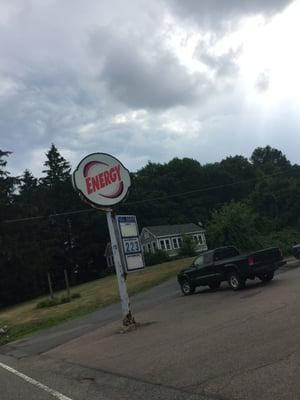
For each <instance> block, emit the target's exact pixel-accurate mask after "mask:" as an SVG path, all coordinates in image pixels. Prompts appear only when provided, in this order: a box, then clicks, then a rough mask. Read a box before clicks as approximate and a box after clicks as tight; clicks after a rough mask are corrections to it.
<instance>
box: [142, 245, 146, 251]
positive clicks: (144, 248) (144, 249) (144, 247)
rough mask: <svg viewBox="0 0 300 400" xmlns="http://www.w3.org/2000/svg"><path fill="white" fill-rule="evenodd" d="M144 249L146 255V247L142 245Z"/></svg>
mask: <svg viewBox="0 0 300 400" xmlns="http://www.w3.org/2000/svg"><path fill="white" fill-rule="evenodd" d="M142 248H143V252H144V253H146V246H145V245H144V244H143V245H142Z"/></svg>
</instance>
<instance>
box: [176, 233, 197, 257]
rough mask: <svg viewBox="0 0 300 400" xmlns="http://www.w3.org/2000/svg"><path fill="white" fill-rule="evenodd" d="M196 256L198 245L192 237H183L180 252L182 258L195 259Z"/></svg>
mask: <svg viewBox="0 0 300 400" xmlns="http://www.w3.org/2000/svg"><path fill="white" fill-rule="evenodd" d="M195 255H196V244H195V242H194V240H193V238H192V237H191V236H188V235H183V237H182V246H181V247H180V250H179V256H180V257H193V256H195Z"/></svg>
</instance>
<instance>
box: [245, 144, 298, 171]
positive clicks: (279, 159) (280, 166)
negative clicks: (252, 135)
mask: <svg viewBox="0 0 300 400" xmlns="http://www.w3.org/2000/svg"><path fill="white" fill-rule="evenodd" d="M250 161H251V162H252V164H253V165H254V167H255V168H256V169H259V170H261V171H263V172H264V173H266V174H274V173H276V172H280V171H286V170H287V169H289V168H290V167H291V163H290V161H288V159H287V158H286V156H285V155H284V154H283V153H282V152H281V151H280V150H278V149H275V148H273V147H271V146H266V147H257V148H256V149H255V150H254V151H253V153H252V155H251V157H250Z"/></svg>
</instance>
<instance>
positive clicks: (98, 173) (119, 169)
mask: <svg viewBox="0 0 300 400" xmlns="http://www.w3.org/2000/svg"><path fill="white" fill-rule="evenodd" d="M72 178H73V186H74V188H75V189H76V190H77V191H78V192H79V193H80V194H81V195H82V196H83V197H84V198H85V200H86V201H87V202H89V203H90V204H92V205H94V206H100V207H111V206H114V205H115V204H118V203H120V202H121V201H122V200H124V198H125V197H126V195H127V192H128V190H129V188H130V185H131V180H130V174H129V171H128V170H127V169H126V168H125V167H124V165H123V164H122V163H121V162H120V161H119V160H117V159H116V158H115V157H113V156H110V155H109V154H105V153H93V154H90V155H88V156H87V157H85V158H84V159H83V160H82V161H81V162H80V163H79V165H78V167H77V168H76V170H75V171H74V173H73V177H72Z"/></svg>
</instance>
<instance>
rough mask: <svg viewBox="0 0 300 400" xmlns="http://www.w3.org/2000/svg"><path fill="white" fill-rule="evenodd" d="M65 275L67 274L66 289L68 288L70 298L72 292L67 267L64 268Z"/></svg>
mask: <svg viewBox="0 0 300 400" xmlns="http://www.w3.org/2000/svg"><path fill="white" fill-rule="evenodd" d="M64 275H65V284H66V289H67V296H68V298H69V299H70V297H71V293H70V285H69V277H68V272H67V270H66V269H64Z"/></svg>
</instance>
